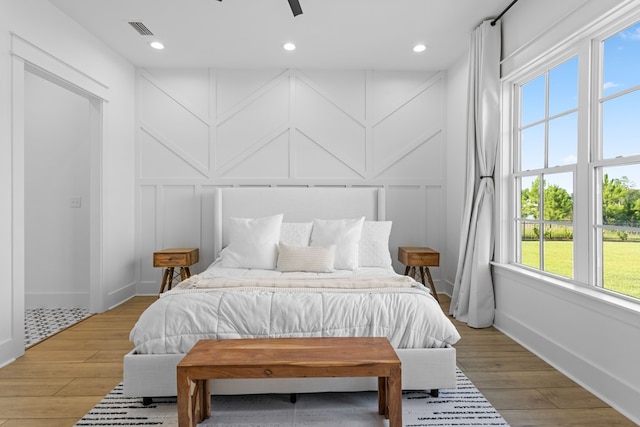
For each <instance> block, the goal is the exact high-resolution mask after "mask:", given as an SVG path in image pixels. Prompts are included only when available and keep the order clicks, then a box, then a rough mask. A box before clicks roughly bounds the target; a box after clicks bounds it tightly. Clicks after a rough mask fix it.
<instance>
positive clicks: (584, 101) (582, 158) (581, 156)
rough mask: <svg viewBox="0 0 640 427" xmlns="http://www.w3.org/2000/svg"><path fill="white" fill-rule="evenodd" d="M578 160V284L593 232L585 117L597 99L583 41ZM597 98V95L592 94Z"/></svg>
mask: <svg viewBox="0 0 640 427" xmlns="http://www.w3.org/2000/svg"><path fill="white" fill-rule="evenodd" d="M578 58H579V62H578V153H577V154H578V161H577V163H576V170H575V178H574V182H573V194H574V198H573V199H574V218H573V222H574V227H575V228H574V233H573V248H574V264H573V277H574V279H575V280H577V281H578V282H580V283H592V282H591V277H592V274H591V269H590V267H589V266H590V265H592V264H591V263H590V262H589V261H590V254H591V253H592V252H591V251H592V248H593V246H592V245H593V239H592V238H591V236H592V235H593V231H592V229H591V227H590V224H591V215H592V212H593V209H592V208H591V207H592V206H593V198H592V196H591V190H592V183H593V181H592V180H591V179H590V178H589V176H590V173H589V171H590V169H589V160H590V148H589V147H590V141H591V138H592V137H593V135H594V133H593V132H592V131H591V126H590V124H591V123H592V121H591V117H590V116H589V106H590V105H593V102H594V101H595V102H596V103H597V99H592V98H590V96H591V94H593V90H592V89H593V87H592V86H590V84H591V81H592V80H591V75H592V74H593V73H592V70H591V62H592V61H591V54H590V48H589V42H588V41H585V42H584V43H582V45H581V46H580V47H579V50H578ZM596 96H597V95H596Z"/></svg>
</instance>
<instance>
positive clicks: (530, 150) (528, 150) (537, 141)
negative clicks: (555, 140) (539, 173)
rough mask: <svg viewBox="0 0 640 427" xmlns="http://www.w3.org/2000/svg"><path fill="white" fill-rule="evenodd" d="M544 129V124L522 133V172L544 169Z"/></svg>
mask: <svg viewBox="0 0 640 427" xmlns="http://www.w3.org/2000/svg"><path fill="white" fill-rule="evenodd" d="M544 127H545V126H544V123H541V124H539V125H535V126H533V127H530V128H527V129H524V130H523V131H522V134H521V136H522V138H521V141H522V143H521V146H520V147H521V149H520V159H521V161H520V165H521V166H520V170H523V171H527V170H532V169H540V168H543V167H544Z"/></svg>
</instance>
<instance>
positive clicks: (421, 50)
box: [413, 44, 427, 53]
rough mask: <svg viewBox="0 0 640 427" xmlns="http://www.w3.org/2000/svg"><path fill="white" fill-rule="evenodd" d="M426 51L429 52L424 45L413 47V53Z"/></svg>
mask: <svg viewBox="0 0 640 427" xmlns="http://www.w3.org/2000/svg"><path fill="white" fill-rule="evenodd" d="M425 50H427V46H425V45H423V44H417V45H415V46H414V47H413V51H414V52H416V53H420V52H424V51H425Z"/></svg>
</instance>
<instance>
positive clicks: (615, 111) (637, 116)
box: [602, 90, 640, 159]
mask: <svg viewBox="0 0 640 427" xmlns="http://www.w3.org/2000/svg"><path fill="white" fill-rule="evenodd" d="M632 154H640V90H638V91H635V92H631V93H628V94H626V95H622V96H620V97H618V98H614V99H610V100H609V101H607V102H605V103H604V105H603V112H602V155H603V157H602V158H603V159H611V158H614V157H619V156H629V155H632Z"/></svg>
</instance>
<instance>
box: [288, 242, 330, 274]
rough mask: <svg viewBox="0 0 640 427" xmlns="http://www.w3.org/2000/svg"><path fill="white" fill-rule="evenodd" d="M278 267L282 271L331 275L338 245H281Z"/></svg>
mask: <svg viewBox="0 0 640 427" xmlns="http://www.w3.org/2000/svg"><path fill="white" fill-rule="evenodd" d="M279 247H280V251H279V253H278V267H277V269H278V270H280V271H310V272H314V273H330V272H332V271H334V270H333V261H334V259H335V256H336V245H330V246H326V247H325V246H292V245H287V244H285V243H282V242H281V243H280V245H279Z"/></svg>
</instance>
